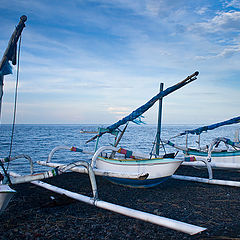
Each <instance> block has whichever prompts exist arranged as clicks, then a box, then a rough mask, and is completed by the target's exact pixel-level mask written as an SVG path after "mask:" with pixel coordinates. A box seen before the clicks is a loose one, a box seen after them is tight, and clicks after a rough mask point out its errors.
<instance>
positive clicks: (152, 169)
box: [92, 146, 182, 188]
mask: <svg viewBox="0 0 240 240" xmlns="http://www.w3.org/2000/svg"><path fill="white" fill-rule="evenodd" d="M104 150H112V151H116V152H118V153H123V154H124V156H127V155H128V156H127V157H125V158H116V157H115V158H111V157H103V156H100V155H104V154H102V153H103V151H104ZM139 157H141V158H139ZM181 163H182V161H181V160H179V159H174V157H172V158H169V157H168V158H167V157H164V156H163V157H157V158H151V157H150V156H148V157H147V156H144V155H143V154H135V153H134V152H132V151H128V150H125V149H122V148H119V149H117V148H116V147H111V146H110V147H101V148H99V150H98V151H97V152H96V153H95V154H94V156H93V158H92V166H93V167H95V166H96V168H97V169H99V170H105V171H109V172H124V173H126V174H128V175H129V176H131V174H133V173H138V174H141V178H138V179H132V178H130V177H129V178H121V177H109V176H107V179H108V180H109V181H111V182H113V183H117V184H120V185H124V186H128V187H138V188H146V187H154V186H157V185H158V184H160V183H162V182H164V181H166V180H167V179H168V178H169V177H170V176H172V175H173V174H174V172H175V171H176V170H177V168H178V167H179V166H180V164H181Z"/></svg>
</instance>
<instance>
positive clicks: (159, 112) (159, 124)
mask: <svg viewBox="0 0 240 240" xmlns="http://www.w3.org/2000/svg"><path fill="white" fill-rule="evenodd" d="M162 91H163V83H160V91H159V92H162ZM162 101H163V99H162V98H160V99H159V108H158V125H157V139H156V155H157V156H159V147H160V136H161V128H162Z"/></svg>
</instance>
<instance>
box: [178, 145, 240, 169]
mask: <svg viewBox="0 0 240 240" xmlns="http://www.w3.org/2000/svg"><path fill="white" fill-rule="evenodd" d="M187 153H188V154H186V155H185V159H186V160H187V159H188V158H189V157H195V158H196V160H197V162H183V165H190V166H197V167H204V166H206V165H205V164H204V163H203V162H199V161H202V160H207V158H208V153H207V152H200V151H194V150H190V151H188V152H187ZM209 164H210V165H211V167H212V168H215V169H227V170H240V151H233V152H227V151H222V152H212V154H211V161H210V162H209Z"/></svg>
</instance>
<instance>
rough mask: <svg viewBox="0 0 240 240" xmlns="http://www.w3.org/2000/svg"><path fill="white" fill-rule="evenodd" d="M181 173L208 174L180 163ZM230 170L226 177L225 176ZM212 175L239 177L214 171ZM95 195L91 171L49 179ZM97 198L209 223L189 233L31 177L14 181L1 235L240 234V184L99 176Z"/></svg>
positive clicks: (130, 236) (157, 236)
mask: <svg viewBox="0 0 240 240" xmlns="http://www.w3.org/2000/svg"><path fill="white" fill-rule="evenodd" d="M177 173H178V174H183V173H184V174H195V175H196V174H198V175H200V176H207V174H206V171H197V170H195V169H192V168H186V167H181V168H180V169H179V170H178V171H177ZM226 176H227V177H226ZM214 178H225V179H231V180H234V179H239V180H240V177H239V174H238V173H229V172H225V171H218V172H214ZM46 182H49V183H51V184H53V185H55V186H59V187H62V188H65V189H67V190H71V191H75V192H78V193H81V194H84V195H87V196H92V193H91V187H90V182H89V179H88V176H87V175H84V174H77V173H67V174H64V175H61V176H57V177H55V178H52V179H48V180H46ZM97 185H98V193H99V199H101V200H104V201H108V202H111V203H115V204H119V205H122V206H126V207H130V208H133V209H138V210H142V211H145V212H149V213H153V214H156V215H160V216H163V217H168V218H172V219H175V220H179V221H183V222H187V223H191V224H194V225H198V226H201V227H206V228H207V231H204V232H202V233H200V234H197V235H194V236H189V235H188V234H185V233H181V232H177V231H174V230H170V229H167V228H164V227H161V226H158V225H154V224H151V223H147V222H143V221H141V220H136V219H133V218H130V217H126V216H123V215H120V214H117V213H113V212H110V211H108V210H103V209H100V208H97V207H95V206H92V205H88V204H86V203H82V202H78V201H75V200H72V199H69V198H67V197H64V196H62V195H59V194H55V193H52V192H50V191H48V190H45V189H43V188H40V187H38V186H35V185H33V184H30V183H26V184H19V185H15V186H13V188H14V189H15V190H17V194H16V195H15V197H14V198H13V199H12V200H11V202H10V204H9V206H8V208H7V210H5V212H4V213H3V214H2V215H1V218H0V222H1V223H0V232H1V234H0V239H124V240H126V239H240V220H239V219H240V204H239V202H240V194H239V192H240V189H239V188H236V187H227V186H217V185H207V184H202V183H194V182H187V181H180V180H174V179H169V180H168V181H166V182H165V183H162V184H161V185H159V186H157V187H155V188H149V189H134V188H127V187H123V186H118V185H114V184H111V183H109V182H108V181H107V180H106V179H104V178H102V177H97Z"/></svg>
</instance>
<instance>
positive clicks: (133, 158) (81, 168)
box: [0, 16, 206, 235]
mask: <svg viewBox="0 0 240 240" xmlns="http://www.w3.org/2000/svg"><path fill="white" fill-rule="evenodd" d="M26 20H27V17H26V16H22V17H21V18H20V22H19V24H18V25H17V27H16V29H15V31H14V33H13V35H12V37H11V40H10V42H9V45H8V48H7V50H6V51H5V53H4V56H3V59H2V61H1V65H0V78H1V80H2V83H3V76H4V75H7V74H9V73H10V72H11V71H10V70H9V66H10V65H9V63H8V62H9V61H12V63H13V64H14V63H16V56H15V55H16V54H14V53H16V44H17V42H18V39H19V37H20V36H21V32H22V30H23V28H24V27H25V22H26ZM197 75H198V72H195V73H194V74H192V75H190V76H189V77H187V78H186V79H185V80H183V81H181V82H180V83H178V84H176V85H174V86H172V87H170V88H168V89H166V90H165V91H162V92H160V93H159V94H158V95H156V96H155V97H154V98H152V99H151V100H150V101H149V102H148V103H147V104H145V105H143V106H142V107H140V108H139V109H137V110H136V111H134V112H133V113H132V114H130V115H129V116H127V117H126V118H124V119H122V120H120V121H119V122H117V123H116V124H113V125H111V126H109V127H108V128H107V130H105V131H104V132H102V133H99V134H98V135H97V136H96V138H99V137H100V136H101V135H102V134H104V133H106V132H109V133H113V132H114V130H115V129H116V128H118V127H119V126H120V125H122V124H125V123H127V122H129V121H134V120H135V119H136V118H137V117H140V116H141V114H142V113H143V112H145V111H147V110H148V109H149V108H150V107H151V106H152V105H153V104H154V103H155V102H157V101H158V100H159V99H162V98H163V97H164V96H166V95H168V94H169V93H171V92H174V91H176V90H177V89H179V88H181V87H183V86H185V85H186V84H188V83H190V82H192V81H194V80H195V79H196V76H197ZM2 89H3V88H2V86H1V95H0V96H1V99H0V100H1V102H2V93H3V91H2ZM119 141H120V140H119ZM60 149H68V150H70V151H73V152H81V153H85V154H92V153H89V152H87V151H84V150H82V149H79V148H76V147H71V148H69V147H65V146H60V147H56V148H54V149H53V150H52V151H51V153H50V154H49V158H48V161H46V162H45V163H42V162H38V163H39V164H42V165H47V166H50V167H53V168H52V169H51V170H50V171H46V172H42V173H37V174H34V171H33V164H32V160H31V158H30V157H29V156H28V155H19V156H15V157H13V156H11V154H9V156H8V157H6V158H2V159H0V166H1V168H2V173H1V174H0V212H2V211H4V209H5V208H6V207H7V204H8V203H9V201H10V199H11V197H12V196H13V195H14V193H15V190H13V189H11V188H10V186H11V185H13V184H18V183H24V182H31V183H33V184H35V185H37V186H40V187H43V188H46V189H49V190H50V191H53V192H56V193H59V194H64V195H66V196H68V197H70V198H73V199H76V200H78V201H82V202H85V203H88V204H91V205H94V206H97V207H100V208H104V209H108V210H110V211H113V212H117V213H120V214H123V215H126V216H130V217H133V218H137V219H141V220H144V221H147V222H151V223H154V224H158V225H160V226H164V227H167V228H170V229H174V230H177V231H181V232H185V233H188V234H190V235H193V234H197V233H199V232H201V231H204V230H206V228H203V227H199V226H195V225H192V224H188V223H184V222H180V221H176V220H172V219H169V218H165V217H161V216H157V215H153V214H150V213H146V212H142V211H139V210H134V209H131V208H126V207H123V206H120V205H116V204H112V203H109V202H105V201H101V200H99V197H98V191H97V184H96V180H95V174H96V175H101V176H105V177H110V178H114V179H115V180H123V179H127V180H128V181H130V182H131V180H133V181H140V182H141V181H148V180H151V179H157V180H156V181H157V183H159V181H158V179H159V178H160V179H162V178H165V177H170V176H171V175H172V174H173V173H174V171H175V170H176V169H177V168H178V166H179V165H180V164H181V160H176V159H174V158H170V157H169V156H166V157H165V158H160V157H158V158H156V159H155V160H154V159H152V156H147V157H146V156H145V155H142V154H138V153H134V152H131V151H125V150H124V151H123V150H122V149H121V148H118V147H117V146H116V145H115V147H107V148H104V149H98V150H96V152H95V153H94V154H93V158H92V161H91V163H89V162H87V161H83V160H80V161H77V162H73V163H70V164H58V165H57V166H56V165H52V164H53V163H51V162H50V160H51V158H52V156H53V154H54V153H55V152H56V151H58V150H60ZM103 150H111V156H115V153H116V152H119V153H124V155H125V157H126V158H129V162H131V164H130V165H131V166H130V168H129V169H130V170H129V171H122V169H120V171H117V169H119V167H117V168H114V169H111V168H108V167H107V165H106V163H107V161H112V160H109V159H107V158H102V159H103V161H104V162H105V165H103V166H101V164H99V161H100V160H101V157H100V154H101V153H102V151H103ZM19 158H25V159H27V160H28V161H29V163H30V171H31V174H30V175H24V176H20V175H19V174H17V173H14V172H8V171H7V170H6V168H5V167H4V164H6V163H7V164H9V163H11V161H14V160H17V159H19ZM144 158H147V159H144ZM125 160H126V159H125ZM125 160H123V159H122V160H118V159H115V158H114V161H119V162H120V161H122V162H124V161H125ZM147 161H148V162H147ZM154 161H156V163H161V166H160V168H159V169H162V171H161V172H160V176H159V173H157V174H158V175H156V174H155V175H154V174H152V172H153V169H152V167H151V165H152V164H153V162H154ZM145 162H146V164H145V166H144V168H142V169H141V171H139V167H138V168H136V167H135V166H134V164H137V165H138V166H139V165H140V164H141V163H145ZM127 165H128V164H125V165H124V168H126V167H127ZM143 165H144V164H143ZM148 165H149V166H148ZM146 166H147V167H146ZM169 166H170V168H169ZM115 170H116V171H115ZM67 171H78V172H82V173H87V174H88V175H89V178H90V182H91V186H92V195H93V196H92V197H88V196H85V195H82V194H79V193H74V192H71V191H68V190H65V189H62V188H59V187H55V186H53V185H50V184H47V183H44V182H41V181H39V180H42V179H46V178H49V177H54V176H56V175H60V174H64V173H65V172H67ZM151 175H153V177H151ZM149 178H150V179H149ZM145 183H147V182H144V184H145ZM150 185H152V184H151V181H150ZM150 185H149V186H150Z"/></svg>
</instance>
